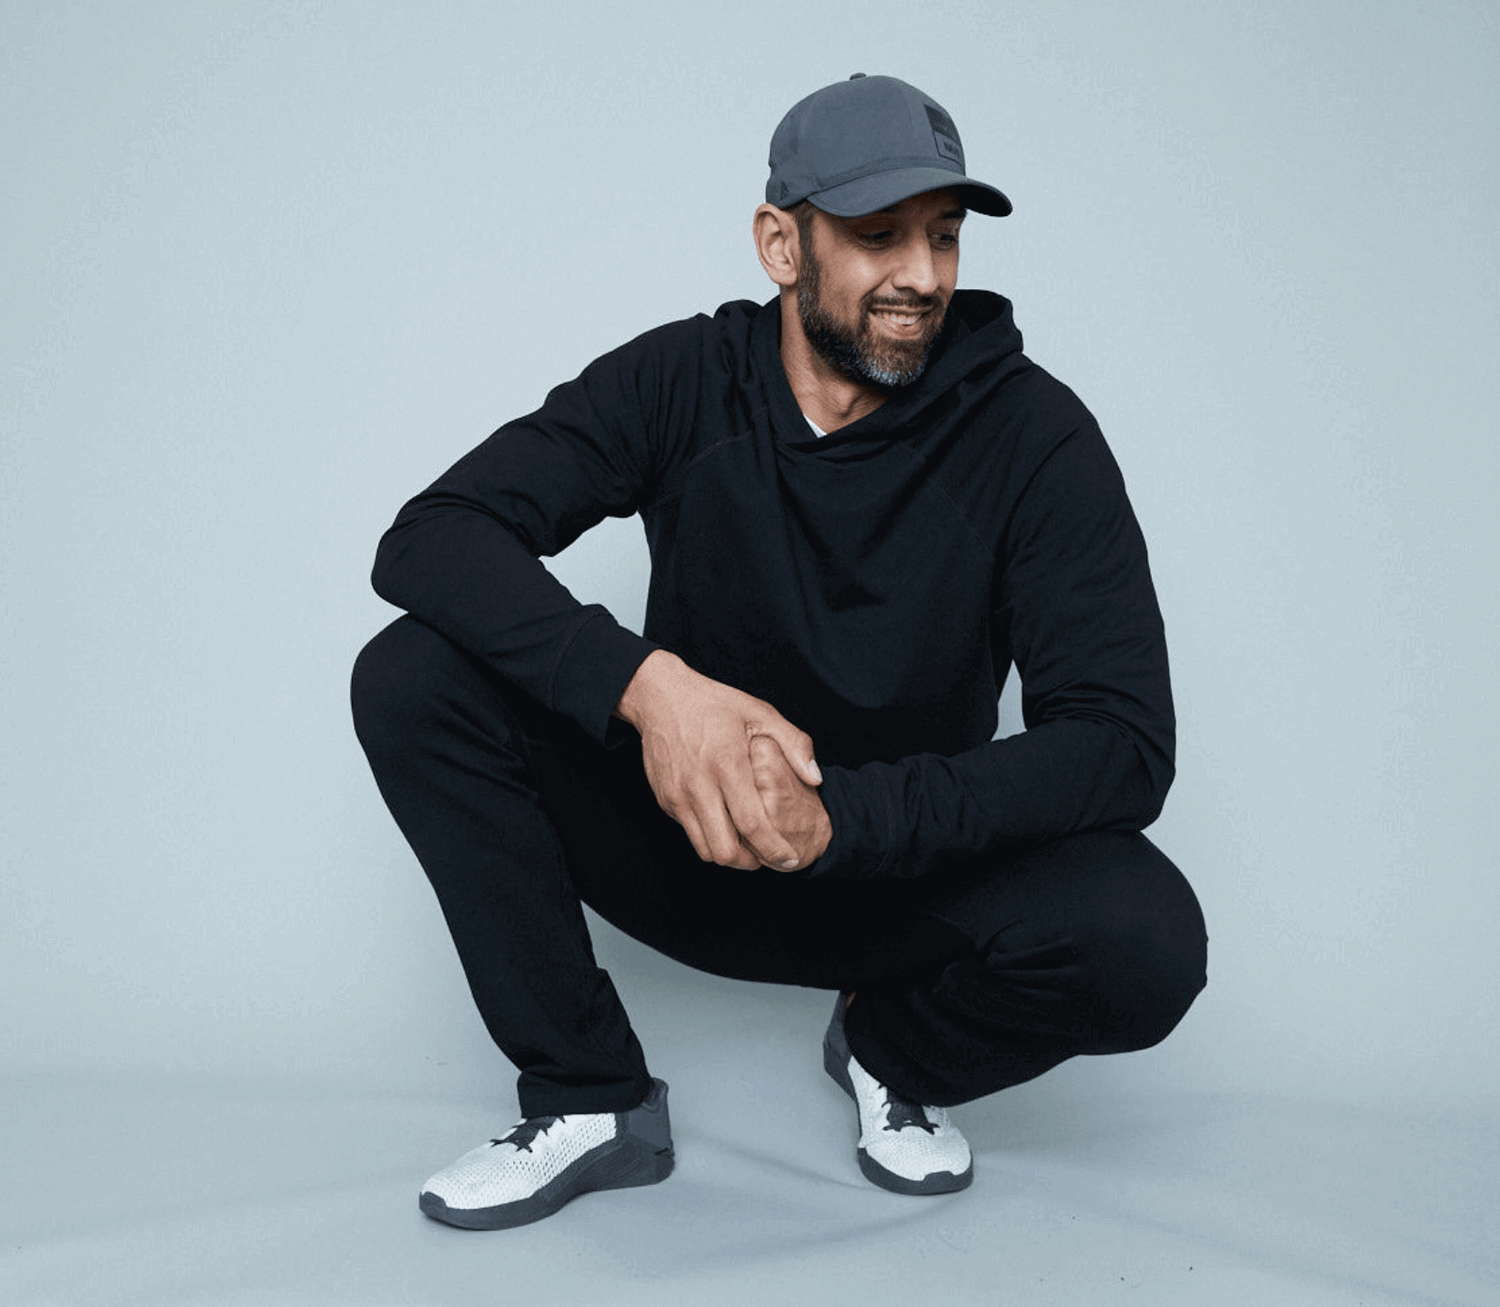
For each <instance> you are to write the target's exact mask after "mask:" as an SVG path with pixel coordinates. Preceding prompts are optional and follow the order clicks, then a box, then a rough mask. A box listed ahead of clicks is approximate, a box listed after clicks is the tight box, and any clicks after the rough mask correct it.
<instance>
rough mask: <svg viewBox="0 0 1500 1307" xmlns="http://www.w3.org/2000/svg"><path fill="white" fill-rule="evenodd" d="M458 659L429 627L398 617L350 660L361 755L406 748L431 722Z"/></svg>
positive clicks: (350, 689)
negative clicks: (352, 662)
mask: <svg viewBox="0 0 1500 1307" xmlns="http://www.w3.org/2000/svg"><path fill="white" fill-rule="evenodd" d="M461 660H462V655H460V654H459V652H458V650H457V649H455V648H454V646H453V645H452V644H450V643H449V642H448V641H447V640H446V639H444V637H443V636H441V635H439V634H438V633H437V632H436V631H434V630H433V629H432V628H431V627H428V626H423V625H422V623H420V622H418V621H417V620H416V619H415V618H413V617H399V618H397V619H396V620H395V621H394V622H392V623H391V624H390V625H389V626H387V627H386V628H385V629H384V630H383V631H381V632H380V633H379V634H378V635H376V636H375V638H374V639H373V640H371V641H370V642H369V643H368V644H367V645H365V647H364V648H363V649H361V650H360V651H359V656H358V657H357V658H356V659H355V660H354V671H353V674H352V676H351V677H350V682H349V703H350V707H351V709H352V711H353V714H354V731H355V734H356V735H358V737H359V741H360V744H361V745H363V746H364V749H365V752H366V754H368V755H370V756H371V758H372V760H373V758H374V756H375V755H376V754H379V753H383V752H385V751H386V750H388V749H390V748H393V747H394V748H402V747H405V746H406V745H409V744H410V743H411V742H412V740H413V738H414V737H415V736H416V735H418V734H420V731H421V726H422V723H423V722H424V721H425V720H428V719H430V717H431V715H432V712H433V709H434V707H435V705H436V703H437V702H438V700H439V699H440V697H441V695H442V687H443V685H444V683H445V682H447V681H449V680H451V677H452V667H451V664H452V663H454V662H458V661H461Z"/></svg>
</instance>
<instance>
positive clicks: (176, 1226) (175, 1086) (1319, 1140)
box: [0, 978, 1500, 1307]
mask: <svg viewBox="0 0 1500 1307" xmlns="http://www.w3.org/2000/svg"><path fill="white" fill-rule="evenodd" d="M677 1001H678V1002H679V1003H680V1009H679V1010H677V1011H676V1012H675V1013H674V1012H673V1011H672V1010H671V1009H672V1007H673V1003H672V1001H670V1000H669V1001H667V1002H666V1008H667V1009H668V1010H667V1011H665V1012H663V1011H660V1010H658V1012H657V1020H658V1022H659V1023H662V1024H659V1026H658V1028H656V1029H654V1030H653V1032H652V1040H651V1045H654V1052H653V1060H654V1069H655V1070H656V1071H657V1072H658V1074H661V1075H663V1076H664V1077H666V1078H667V1079H668V1080H669V1081H670V1082H671V1086H672V1089H671V1109H672V1114H673V1125H674V1134H675V1138H676V1144H677V1153H678V1163H677V1169H676V1172H675V1173H674V1174H673V1176H672V1177H671V1178H670V1179H669V1180H668V1181H667V1182H665V1183H664V1184H661V1185H658V1186H655V1187H652V1188H647V1189H637V1190H631V1191H624V1192H616V1193H607V1194H591V1195H587V1196H585V1197H582V1198H580V1199H578V1200H577V1201H575V1202H574V1203H573V1204H571V1205H570V1206H569V1207H567V1208H565V1209H564V1210H563V1211H562V1212H561V1213H559V1214H558V1215H557V1216H555V1217H553V1218H551V1219H550V1220H547V1221H544V1222H541V1223H539V1224H537V1225H534V1226H530V1227H526V1228H523V1229H519V1230H513V1231H506V1232H497V1233H470V1232H462V1231H458V1230H453V1229H449V1228H447V1227H445V1226H442V1225H439V1224H436V1223H434V1222H432V1221H429V1220H427V1219H426V1218H424V1217H422V1216H421V1215H420V1214H419V1213H418V1211H417V1208H416V1192H417V1189H418V1186H419V1185H420V1182H421V1181H422V1180H423V1179H424V1178H425V1177H426V1175H427V1174H429V1173H430V1172H431V1171H433V1170H435V1169H437V1168H438V1167H439V1166H441V1165H443V1164H445V1163H446V1162H447V1161H449V1160H451V1158H452V1157H454V1156H456V1155H457V1154H458V1153H460V1152H463V1151H464V1150H466V1149H467V1148H469V1147H472V1146H473V1145H474V1144H475V1143H478V1142H479V1141H480V1140H481V1139H483V1138H484V1137H486V1136H487V1135H490V1134H493V1133H496V1132H498V1131H499V1130H501V1129H503V1128H504V1127H505V1126H507V1125H508V1124H509V1123H510V1121H511V1119H512V1118H513V1115H514V1110H515V1109H514V1096H513V1093H512V1092H511V1091H510V1089H509V1088H508V1086H507V1085H505V1084H504V1082H503V1081H498V1080H497V1082H496V1083H497V1087H496V1088H495V1089H493V1090H489V1089H488V1088H486V1087H485V1086H483V1085H481V1084H479V1083H478V1082H476V1081H475V1080H474V1078H473V1074H472V1073H473V1066H472V1065H468V1064H464V1063H463V1059H459V1062H458V1063H445V1062H443V1061H432V1060H429V1061H427V1062H426V1063H425V1064H424V1065H423V1066H422V1067H420V1068H418V1069H416V1070H415V1071H414V1072H413V1074H412V1075H410V1076H408V1077H406V1079H405V1081H404V1083H403V1085H402V1087H401V1088H400V1089H395V1088H378V1087H367V1088H366V1089H365V1090H362V1091H354V1090H349V1089H347V1088H346V1089H339V1088H334V1087H329V1086H327V1085H321V1086H319V1087H317V1088H312V1087H309V1086H308V1085H307V1084H306V1083H301V1082H299V1077H298V1074H297V1071H296V1069H295V1068H290V1067H289V1068H287V1069H286V1073H285V1075H284V1076H280V1077H266V1076H260V1077H257V1078H255V1079H253V1080H252V1079H248V1078H247V1079H246V1080H244V1081H243V1082H234V1081H231V1080H226V1079H224V1078H222V1077H219V1078H207V1077H205V1078H203V1079H200V1080H194V1079H193V1078H191V1077H183V1076H181V1075H173V1076H171V1077H167V1076H162V1077H152V1076H149V1075H144V1076H143V1075H141V1074H134V1075H131V1076H108V1075H89V1074H82V1073H71V1074H65V1073H60V1072H56V1073H53V1072H37V1073H30V1074H24V1075H11V1076H8V1077H6V1078H5V1079H4V1081H3V1083H0V1119H3V1121H4V1123H5V1125H4V1135H5V1141H6V1142H5V1150H4V1151H5V1173H6V1181H7V1183H6V1184H5V1187H4V1193H3V1197H0V1233H3V1244H0V1302H4V1303H6V1304H9V1305H10V1307H33V1305H36V1304H68V1305H69V1307H71V1305H72V1304H80V1305H82V1304H112V1305H113V1304H118V1305H120V1307H126V1305H130V1307H134V1305H136V1304H140V1305H141V1307H146V1305H148V1304H149V1305H150V1307H166V1305H168V1304H195V1303H205V1304H220V1303H226V1304H227V1303H233V1304H241V1303H243V1304H341V1303H351V1304H353V1303H358V1304H367V1305H373V1304H384V1303H414V1304H433V1305H434V1307H438V1305H441V1304H449V1303H452V1304H472V1303H483V1302H517V1303H522V1302H524V1303H528V1304H611V1305H627V1304H636V1303H641V1304H646V1303H651V1304H664V1303H666V1304H677V1303H682V1304H724V1305H729V1304H741V1303H744V1304H763V1303H793V1304H800V1303H814V1304H820V1305H827V1307H837V1305H838V1304H860V1305H861V1307H864V1305H867V1304H885V1303H893V1304H894V1303H902V1304H907V1303H922V1304H925V1303H1018V1304H1028V1305H1030V1304H1037V1305H1042V1304H1087V1305H1089V1307H1093V1305H1095V1304H1103V1303H1114V1302H1138V1303H1139V1302H1145V1303H1151V1304H1152V1305H1153V1307H1169V1305H1171V1304H1177V1303H1183V1304H1187V1303H1193V1304H1216V1305H1218V1304H1226V1305H1227V1304H1234V1305H1235V1307H1254V1305H1258V1304H1267V1305H1272V1304H1274V1305H1277V1307H1286V1305H1290V1304H1304V1303H1305V1304H1350V1307H1354V1305H1356V1304H1360V1305H1363V1307H1376V1305H1377V1304H1398V1303H1399V1304H1453V1305H1458V1304H1463V1305H1464V1307H1493V1304H1494V1303H1496V1302H1497V1301H1500V1215H1497V1213H1500V1130H1497V1128H1496V1123H1495V1121H1494V1120H1493V1119H1491V1120H1489V1121H1487V1122H1481V1121H1477V1120H1475V1119H1472V1118H1468V1119H1465V1118H1464V1117H1462V1116H1461V1115H1455V1114H1454V1113H1452V1112H1448V1113H1440V1112H1436V1111H1432V1112H1424V1111H1422V1110H1420V1109H1419V1108H1415V1107H1413V1106H1411V1105H1405V1106H1402V1107H1398V1106H1396V1105H1393V1104H1387V1105H1384V1106H1382V1105H1379V1104H1375V1103H1363V1104H1362V1103H1356V1102H1343V1103H1340V1102H1327V1101H1322V1102H1314V1101H1310V1100H1306V1101H1303V1100H1297V1099H1294V1098H1281V1097H1271V1096H1265V1095H1260V1096H1257V1095H1253V1094H1245V1095H1236V1094H1228V1093H1226V1094H1208V1093H1189V1092H1181V1093H1163V1092H1161V1091H1160V1090H1159V1089H1156V1090H1147V1089H1145V1088H1142V1087H1141V1086H1139V1085H1134V1086H1132V1084H1131V1083H1129V1081H1128V1079H1126V1080H1120V1079H1118V1078H1117V1077H1112V1076H1111V1075H1110V1074H1109V1070H1108V1065H1107V1063H1108V1062H1114V1061H1115V1059H1109V1060H1107V1062H1098V1061H1080V1062H1077V1063H1073V1064H1069V1065H1068V1066H1065V1067H1063V1068H1060V1069H1059V1070H1058V1071H1056V1072H1054V1073H1052V1074H1051V1075H1049V1076H1047V1077H1044V1078H1043V1079H1041V1080H1039V1081H1037V1082H1034V1083H1033V1084H1031V1085H1026V1086H1022V1087H1020V1088H1018V1089H1015V1090H1012V1091H1009V1092H1008V1093H1006V1094H1003V1095H998V1096H996V1097H995V1098H992V1099H989V1100H986V1101H984V1102H981V1103H975V1104H969V1105H966V1106H965V1107H961V1108H959V1109H956V1111H955V1112H954V1116H955V1118H956V1119H957V1120H958V1122H959V1123H960V1124H961V1125H962V1127H963V1128H964V1129H965V1131H966V1132H967V1133H968V1135H969V1138H970V1140H971V1142H972V1144H973V1146H974V1149H975V1154H976V1179H975V1183H974V1186H973V1188H972V1189H970V1190H969V1191H968V1192H967V1193H964V1194H960V1195H955V1196H950V1197H943V1198H935V1199H934V1198H925V1199H912V1198H902V1197H897V1196H895V1195H892V1194H887V1193H884V1192H882V1191H880V1190H877V1189H874V1188H872V1187H871V1186H870V1185H869V1184H867V1183H866V1182H865V1181H864V1180H863V1178H862V1177H861V1176H860V1174H859V1171H858V1170H857V1168H856V1165H855V1160H854V1138H855V1130H854V1122H853V1113H852V1109H851V1107H850V1106H849V1104H848V1101H847V1100H846V1099H845V1098H844V1097H843V1095H842V1094H841V1093H840V1091H839V1090H838V1089H836V1088H835V1087H834V1085H833V1084H832V1082H831V1081H829V1080H828V1079H827V1078H826V1077H825V1076H824V1074H823V1072H822V1070H821V1067H820V1059H819V1056H818V1046H819V1039H820V1036H821V1032H822V1027H823V1023H824V1021H825V1019H826V1014H827V1009H828V996H827V995H823V994H819V993H811V992H806V991H771V990H765V989H762V988H761V987H755V986H748V987H747V986H737V985H732V984H729V983H728V982H720V981H715V980H712V979H711V978H705V983H704V984H703V985H702V986H701V987H700V988H699V989H698V990H697V991H696V992H694V993H692V994H691V995H687V994H684V995H682V996H681V997H680V999H679V1000H677ZM1138 1056H1143V1057H1149V1056H1150V1054H1143V1055H1138ZM398 1079H400V1077H397V1076H394V1075H393V1077H392V1081H393V1084H394V1082H395V1081H396V1080H398Z"/></svg>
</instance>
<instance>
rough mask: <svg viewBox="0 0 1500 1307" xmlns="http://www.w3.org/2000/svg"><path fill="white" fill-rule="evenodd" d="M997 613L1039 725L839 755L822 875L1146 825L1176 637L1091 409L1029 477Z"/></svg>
mask: <svg viewBox="0 0 1500 1307" xmlns="http://www.w3.org/2000/svg"><path fill="white" fill-rule="evenodd" d="M998 555H999V559H998V563H997V580H996V585H995V591H994V609H993V611H992V614H991V628H992V631H993V633H994V639H995V642H996V647H998V648H1009V649H1010V650H1011V651H1012V655H1013V658H1014V660H1015V664H1016V668H1017V670H1018V671H1019V672H1020V675H1021V683H1022V710H1023V715H1024V719H1025V724H1026V730H1025V731H1024V732H1023V733H1021V734H1018V735H1015V736H1011V737H1009V738H1007V739H1002V740H992V741H990V742H988V743H986V744H983V745H980V746H978V747H977V748H974V749H970V750H968V751H966V752H963V753H960V754H957V755H955V756H952V757H942V756H938V755H934V754H922V755H917V756H914V757H908V758H904V759H900V760H898V761H896V762H890V763H882V762H876V763H869V764H866V765H865V766H862V767H858V768H854V769H843V768H837V767H828V768H825V769H824V772H825V781H824V785H823V788H822V791H821V793H822V797H823V801H824V804H825V806H826V807H827V808H828V812H829V816H830V819H831V820H832V824H833V830H834V835H833V842H832V843H831V844H830V846H829V848H828V850H827V851H826V852H825V853H824V855H823V856H822V857H821V858H820V859H819V860H818V861H817V862H816V863H814V864H813V866H812V867H811V868H810V869H809V871H810V874H812V875H822V876H846V877H877V876H896V877H910V876H920V875H923V874H924V873H926V872H929V871H931V870H933V869H934V868H935V867H937V866H938V865H940V864H942V863H946V862H950V861H951V860H953V859H955V858H963V857H970V856H978V855H983V854H994V853H1006V852H1014V851H1019V850H1020V849H1023V848H1025V847H1028V846H1030V845H1035V844H1038V843H1042V842H1044V841H1047V840H1051V839H1056V838H1058V837H1061V836H1064V835H1068V834H1072V833H1077V832H1082V831H1093V830H1140V829H1142V828H1143V827H1145V826H1147V825H1149V824H1150V823H1151V822H1152V821H1154V820H1155V819H1156V817H1157V815H1158V813H1159V812H1160V811H1161V806H1162V803H1163V800H1164V799H1165V797H1166V793H1167V789H1168V787H1169V786H1170V784H1171V781H1172V776H1173V755H1174V736H1175V722H1174V716H1173V709H1172V694H1171V683H1170V678H1169V675H1168V669H1167V651H1166V641H1165V636H1164V632H1163V629H1162V621H1161V615H1160V611H1159V609H1158V606H1157V601H1156V593H1155V590H1154V588H1153V586H1152V583H1151V576H1150V569H1149V567H1148V563H1147V557H1146V545H1145V541H1144V540H1143V538H1142V536H1141V532H1140V528H1139V526H1138V525H1137V523H1136V519H1135V515H1134V513H1133V512H1132V510H1131V507H1130V503H1129V501H1128V499H1127V497H1126V494H1125V487H1124V482H1123V480H1122V478H1121V476H1120V473H1119V469H1118V467H1117V466H1116V465H1115V462H1114V459H1113V457H1112V456H1111V454H1110V452H1109V450H1108V448H1107V447H1106V445H1105V443H1104V440H1103V437H1102V436H1101V435H1100V434H1099V432H1098V429H1097V427H1095V426H1094V425H1093V423H1092V419H1090V420H1088V421H1087V422H1086V423H1085V424H1083V425H1082V426H1080V427H1079V428H1078V429H1076V430H1075V431H1073V432H1072V433H1071V434H1069V435H1068V436H1067V437H1066V438H1064V439H1063V440H1062V441H1061V442H1060V443H1059V444H1058V445H1057V446H1056V447H1055V448H1054V449H1053V450H1052V451H1051V453H1050V454H1049V455H1048V456H1047V457H1046V459H1045V460H1044V461H1043V462H1042V464H1041V465H1040V466H1039V467H1038V468H1037V470H1036V471H1035V473H1034V474H1033V476H1032V477H1031V478H1030V480H1029V482H1028V484H1027V487H1026V489H1025V490H1024V492H1023V493H1022V494H1021V496H1020V497H1019V499H1018V501H1017V504H1016V507H1015V510H1014V512H1013V513H1011V515H1010V517H1009V520H1008V522H1007V523H1006V524H1005V526H1004V528H1003V530H1002V532H1001V539H1000V543H999V549H998Z"/></svg>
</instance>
